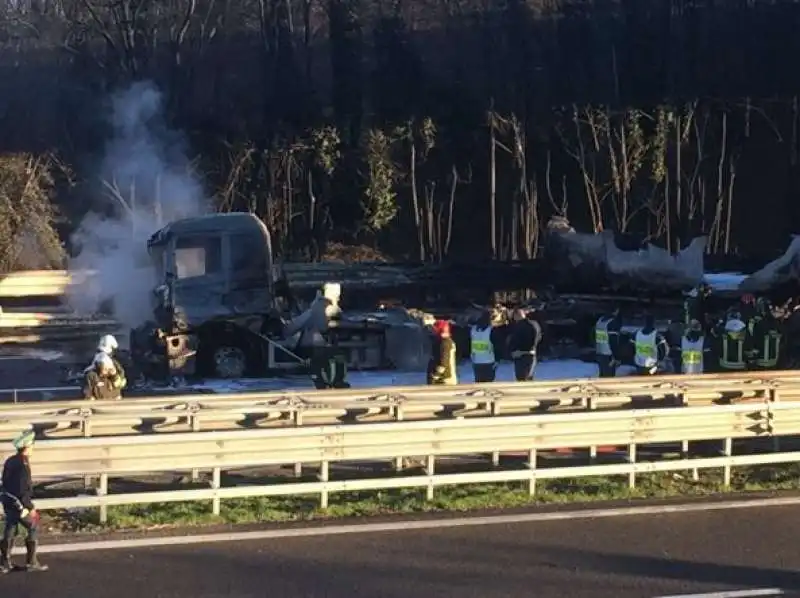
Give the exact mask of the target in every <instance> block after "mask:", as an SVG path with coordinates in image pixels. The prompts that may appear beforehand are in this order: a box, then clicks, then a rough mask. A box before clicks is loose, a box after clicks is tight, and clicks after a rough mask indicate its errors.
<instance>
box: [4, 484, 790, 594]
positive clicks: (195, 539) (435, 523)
mask: <svg viewBox="0 0 800 598" xmlns="http://www.w3.org/2000/svg"><path fill="white" fill-rule="evenodd" d="M797 505H800V496H792V497H785V498H762V499H753V500H738V501H726V502H714V503H701V504H669V505H657V506H650V507H647V506H642V507H624V508H610V509H584V510H566V511H558V512H555V513H522V514H517V515H494V516H489V517H477V516H476V517H459V518H448V519H428V520H422V521H397V522H392V523H356V524H351V525H314V526H309V527H293V526H292V527H290V526H286V527H281V528H278V529H271V530H263V531H254V532H223V533H216V534H198V535H178V534H180V533H181V531H180V529H178V530H176V531H175V534H176V535H174V536H166V537H161V538H138V539H133V540H99V541H96V542H82V541H76V542H70V543H66V544H49V545H48V544H42V545H41V546H40V547H39V551H40V552H43V553H44V552H49V553H56V552H80V551H88V550H112V549H115V548H125V549H134V548H150V547H157V546H186V545H190V544H210V543H214V542H248V541H253V540H275V539H279V538H308V537H314V536H340V535H344V534H366V533H378V532H402V531H407V530H425V529H448V528H453V527H472V526H475V525H509V524H516V523H538V522H546V521H564V520H569V521H573V520H575V519H604V518H609V517H630V516H637V515H638V516H643V515H665V514H672V513H677V514H684V513H701V512H704V511H723V510H728V509H745V508H754V507H755V508H764V507H786V506H797ZM290 525H291V524H290ZM14 554H24V549H23V548H21V547H17V548H15V550H14ZM773 591H774V590H773ZM753 595H754V596H759V595H767V596H768V595H770V594H753ZM772 595H780V594H772ZM690 596H692V595H691V594H689V595H688V596H683V597H682V598H689V597H690ZM698 596H708V597H713V598H720V597H721V596H725V594H722V595H720V594H697V595H695V598H697V597H698Z"/></svg>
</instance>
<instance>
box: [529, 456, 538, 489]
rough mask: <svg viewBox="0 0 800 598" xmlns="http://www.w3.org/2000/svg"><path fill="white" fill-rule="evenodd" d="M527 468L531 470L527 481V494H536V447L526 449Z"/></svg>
mask: <svg viewBox="0 0 800 598" xmlns="http://www.w3.org/2000/svg"><path fill="white" fill-rule="evenodd" d="M528 469H530V470H531V479H530V480H529V481H528V494H529V495H531V496H533V495H534V494H536V449H530V450H529V451H528Z"/></svg>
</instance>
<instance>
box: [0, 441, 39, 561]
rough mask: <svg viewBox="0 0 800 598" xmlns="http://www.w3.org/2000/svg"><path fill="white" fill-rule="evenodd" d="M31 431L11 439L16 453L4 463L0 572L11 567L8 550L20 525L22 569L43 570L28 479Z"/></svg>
mask: <svg viewBox="0 0 800 598" xmlns="http://www.w3.org/2000/svg"><path fill="white" fill-rule="evenodd" d="M35 437H36V436H35V434H34V432H33V430H28V431H27V432H24V433H23V434H21V435H20V436H19V437H17V438H16V439H15V440H14V448H16V449H17V452H16V454H15V455H12V456H11V457H9V458H8V459H6V462H5V464H4V465H3V491H2V492H3V493H2V503H3V510H4V512H5V527H4V529H3V539H2V541H0V573H8V572H9V571H11V570H12V569H13V566H12V564H11V551H12V548H13V546H14V538H15V536H16V535H17V532H18V531H19V527H20V526H22V527H24V528H25V530H26V531H27V532H28V536H27V538H25V548H26V550H27V559H26V562H25V567H24V570H25V571H46V570H47V569H48V567H47V565H43V564H41V563H40V562H39V559H38V558H37V557H36V546H37V541H38V535H39V512H38V511H37V510H36V507H35V506H34V504H33V481H32V479H31V465H30V454H31V452H32V451H33V443H34V439H35Z"/></svg>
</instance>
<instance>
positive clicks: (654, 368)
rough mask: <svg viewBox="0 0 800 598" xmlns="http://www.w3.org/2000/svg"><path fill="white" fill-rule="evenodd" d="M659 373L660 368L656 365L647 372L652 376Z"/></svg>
mask: <svg viewBox="0 0 800 598" xmlns="http://www.w3.org/2000/svg"><path fill="white" fill-rule="evenodd" d="M657 371H658V366H657V365H654V366H653V367H651V368H650V369H649V370H647V372H648V373H649V374H650V375H651V376H652V375H653V374H655V373H656V372H657Z"/></svg>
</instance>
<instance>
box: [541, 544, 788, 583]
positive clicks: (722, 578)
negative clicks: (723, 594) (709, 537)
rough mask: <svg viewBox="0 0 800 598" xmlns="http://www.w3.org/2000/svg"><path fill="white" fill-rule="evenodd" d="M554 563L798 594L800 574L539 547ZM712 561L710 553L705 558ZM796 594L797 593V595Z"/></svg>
mask: <svg viewBox="0 0 800 598" xmlns="http://www.w3.org/2000/svg"><path fill="white" fill-rule="evenodd" d="M542 549H543V552H544V553H546V554H548V555H550V556H551V557H553V558H554V559H556V560H560V559H562V558H567V559H569V560H571V561H572V562H574V563H576V564H577V567H578V568H579V569H580V570H582V571H586V570H590V571H597V572H602V573H607V574H617V575H630V576H635V577H650V578H659V579H674V580H681V581H691V582H695V583H709V584H720V585H731V586H743V587H754V588H755V587H758V588H763V587H769V588H781V589H783V590H785V591H798V592H800V572H797V571H789V570H786V569H771V568H766V567H755V566H754V567H749V566H744V565H723V564H718V563H713V562H696V561H688V560H682V559H676V558H669V557H663V558H662V557H652V556H638V555H630V554H613V553H602V552H596V551H590V550H576V549H570V548H563V547H559V546H547V547H542ZM708 557H709V558H714V555H713V552H712V553H710V554H709V555H708ZM798 595H800V594H798Z"/></svg>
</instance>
